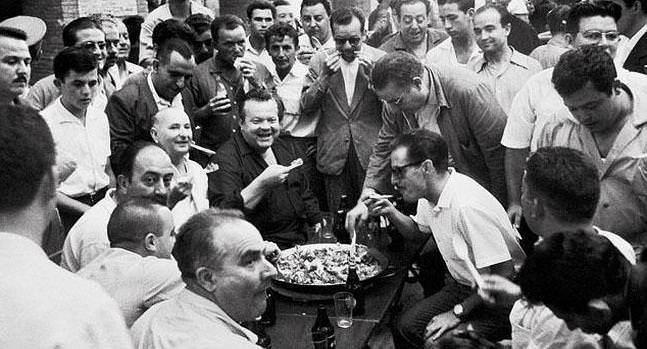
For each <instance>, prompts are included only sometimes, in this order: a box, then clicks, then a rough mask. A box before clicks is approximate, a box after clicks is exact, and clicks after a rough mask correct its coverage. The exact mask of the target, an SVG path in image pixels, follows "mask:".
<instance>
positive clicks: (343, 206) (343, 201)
mask: <svg viewBox="0 0 647 349" xmlns="http://www.w3.org/2000/svg"><path fill="white" fill-rule="evenodd" d="M350 208H351V207H350V202H348V195H346V194H342V196H341V198H340V200H339V208H338V210H343V211H344V213H346V212H348V210H349V209H350Z"/></svg>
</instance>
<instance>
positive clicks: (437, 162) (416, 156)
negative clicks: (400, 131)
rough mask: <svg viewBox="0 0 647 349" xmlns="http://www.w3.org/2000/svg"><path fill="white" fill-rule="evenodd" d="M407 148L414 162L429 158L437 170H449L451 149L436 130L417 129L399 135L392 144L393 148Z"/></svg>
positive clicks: (408, 154) (410, 158)
mask: <svg viewBox="0 0 647 349" xmlns="http://www.w3.org/2000/svg"><path fill="white" fill-rule="evenodd" d="M400 147H403V148H406V149H407V157H408V158H409V160H410V161H411V162H413V163H415V162H423V161H425V160H427V159H429V160H431V161H432V162H433V164H434V168H435V169H436V171H442V172H445V171H447V167H448V164H449V150H448V147H447V142H446V141H445V139H444V138H443V137H442V136H441V135H439V134H438V133H436V132H432V131H429V130H426V129H416V130H413V131H411V132H409V133H405V134H404V135H401V136H398V137H397V138H396V139H395V140H394V141H393V144H392V145H391V149H393V150H395V149H397V148H400Z"/></svg>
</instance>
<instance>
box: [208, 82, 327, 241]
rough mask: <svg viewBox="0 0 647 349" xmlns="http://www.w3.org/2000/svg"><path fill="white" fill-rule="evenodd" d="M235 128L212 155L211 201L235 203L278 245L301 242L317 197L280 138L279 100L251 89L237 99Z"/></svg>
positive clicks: (316, 211)
mask: <svg viewBox="0 0 647 349" xmlns="http://www.w3.org/2000/svg"><path fill="white" fill-rule="evenodd" d="M239 106H240V108H241V111H240V118H241V121H240V133H237V134H235V135H234V136H233V137H232V138H231V139H230V140H229V141H227V142H226V143H225V144H224V145H223V146H222V147H221V148H220V150H219V151H218V152H217V153H216V155H215V162H216V163H217V164H218V167H219V169H218V170H217V171H215V172H213V173H211V174H209V190H210V193H209V194H210V195H209V196H210V202H211V204H212V206H218V207H222V208H234V209H239V210H242V211H243V212H245V216H246V217H247V219H249V221H250V222H251V223H252V224H254V226H256V228H257V229H258V230H259V231H260V232H261V235H263V238H264V239H266V240H269V241H272V242H275V243H277V244H278V245H279V246H280V247H281V248H288V247H292V246H293V245H295V244H303V243H304V242H305V241H306V240H307V236H306V235H305V231H306V228H307V225H309V226H314V225H315V224H316V223H318V222H319V218H320V214H319V207H318V204H317V200H316V199H314V197H313V196H312V192H311V191H310V189H309V185H308V178H307V177H306V176H305V173H304V172H303V170H302V169H301V168H299V166H300V165H299V164H298V163H296V164H295V160H297V156H296V154H295V153H294V152H293V150H292V148H291V147H289V146H288V145H287V144H286V143H285V142H283V140H282V139H280V138H279V137H278V136H279V133H280V132H281V126H280V121H281V119H282V117H283V103H282V102H281V101H280V99H278V98H276V97H274V96H272V95H270V94H269V93H268V92H267V91H265V90H252V91H250V92H249V93H247V94H246V95H245V96H244V97H243V99H242V100H241V102H240V103H239Z"/></svg>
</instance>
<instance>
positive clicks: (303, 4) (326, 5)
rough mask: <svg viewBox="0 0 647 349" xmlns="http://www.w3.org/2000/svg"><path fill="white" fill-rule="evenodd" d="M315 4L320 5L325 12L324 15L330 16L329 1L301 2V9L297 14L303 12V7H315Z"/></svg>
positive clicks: (307, 0) (311, 0) (313, 0)
mask: <svg viewBox="0 0 647 349" xmlns="http://www.w3.org/2000/svg"><path fill="white" fill-rule="evenodd" d="M317 4H322V5H323V7H324V10H326V14H327V15H328V16H330V12H331V11H332V7H331V6H330V1H329V0H303V1H302V2H301V9H300V10H299V13H301V12H303V8H304V7H311V6H316V5H317Z"/></svg>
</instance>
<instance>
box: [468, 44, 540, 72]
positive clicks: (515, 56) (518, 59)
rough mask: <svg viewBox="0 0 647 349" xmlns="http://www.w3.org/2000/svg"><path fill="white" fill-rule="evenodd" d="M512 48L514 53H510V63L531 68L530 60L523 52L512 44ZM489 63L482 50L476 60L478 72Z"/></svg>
mask: <svg viewBox="0 0 647 349" xmlns="http://www.w3.org/2000/svg"><path fill="white" fill-rule="evenodd" d="M510 50H512V54H511V55H510V64H514V65H518V66H520V67H522V68H524V69H529V68H528V64H527V63H528V60H527V59H524V57H523V56H522V54H521V53H519V52H518V51H517V50H515V49H514V48H513V47H512V46H510ZM487 65H488V61H487V59H485V54H484V53H482V52H481V55H480V57H479V59H478V61H476V67H478V70H477V72H480V71H482V70H483V69H485V66H487Z"/></svg>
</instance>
